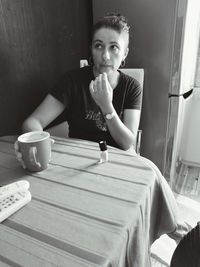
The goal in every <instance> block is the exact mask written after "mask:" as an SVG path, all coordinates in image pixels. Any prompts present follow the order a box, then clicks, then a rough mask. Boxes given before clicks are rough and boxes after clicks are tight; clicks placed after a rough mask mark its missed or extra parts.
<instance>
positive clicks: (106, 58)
mask: <svg viewBox="0 0 200 267" xmlns="http://www.w3.org/2000/svg"><path fill="white" fill-rule="evenodd" d="M102 56H103V59H104V60H109V59H110V53H109V51H108V50H107V49H105V50H104V51H103V55H102Z"/></svg>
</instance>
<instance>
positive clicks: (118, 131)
mask: <svg viewBox="0 0 200 267" xmlns="http://www.w3.org/2000/svg"><path fill="white" fill-rule="evenodd" d="M90 92H91V95H92V97H93V99H94V100H95V102H96V103H97V105H98V106H99V107H100V109H101V111H102V113H103V115H106V114H110V113H112V112H114V113H115V115H114V117H113V118H112V119H110V120H108V119H106V123H107V126H108V129H109V131H110V134H111V135H112V137H113V139H114V140H115V142H116V143H117V144H118V145H119V146H120V147H121V148H122V149H124V150H127V149H129V148H130V147H131V146H132V145H135V144H136V138H137V131H138V127H139V121H140V110H135V109H126V110H124V118H123V122H122V121H121V120H120V118H119V116H118V115H117V113H116V112H115V109H114V107H113V104H112V98H113V89H112V88H111V86H110V84H109V82H108V80H107V75H106V74H105V73H104V74H102V75H100V76H99V77H98V78H97V79H96V80H95V81H94V82H93V81H92V82H91V83H90Z"/></svg>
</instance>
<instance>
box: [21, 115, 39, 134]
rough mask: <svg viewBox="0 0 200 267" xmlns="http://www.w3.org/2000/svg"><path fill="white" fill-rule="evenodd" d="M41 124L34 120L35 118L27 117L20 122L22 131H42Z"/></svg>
mask: <svg viewBox="0 0 200 267" xmlns="http://www.w3.org/2000/svg"><path fill="white" fill-rule="evenodd" d="M42 130H43V128H42V125H41V123H40V122H39V121H38V120H36V119H35V118H32V117H28V118H27V119H25V121H24V122H23V123H22V132H23V133H25V132H31V131H42Z"/></svg>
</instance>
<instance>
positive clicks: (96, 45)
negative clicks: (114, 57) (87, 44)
mask: <svg viewBox="0 0 200 267" xmlns="http://www.w3.org/2000/svg"><path fill="white" fill-rule="evenodd" d="M94 48H96V49H101V48H102V45H101V44H99V43H96V44H94Z"/></svg>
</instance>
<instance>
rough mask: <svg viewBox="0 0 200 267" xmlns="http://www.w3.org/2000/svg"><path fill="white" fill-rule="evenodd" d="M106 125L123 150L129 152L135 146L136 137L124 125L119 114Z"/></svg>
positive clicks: (107, 121)
mask: <svg viewBox="0 0 200 267" xmlns="http://www.w3.org/2000/svg"><path fill="white" fill-rule="evenodd" d="M106 124H107V126H108V129H109V132H110V134H111V136H112V138H113V139H114V140H115V142H116V143H117V144H118V145H119V147H120V148H121V149H123V150H128V149H129V148H130V147H131V146H132V145H135V142H136V135H134V134H133V133H132V132H131V131H130V130H129V129H128V128H127V127H126V125H124V123H123V122H122V121H121V120H120V118H119V117H118V115H117V114H115V116H114V117H113V118H112V119H111V120H106Z"/></svg>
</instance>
